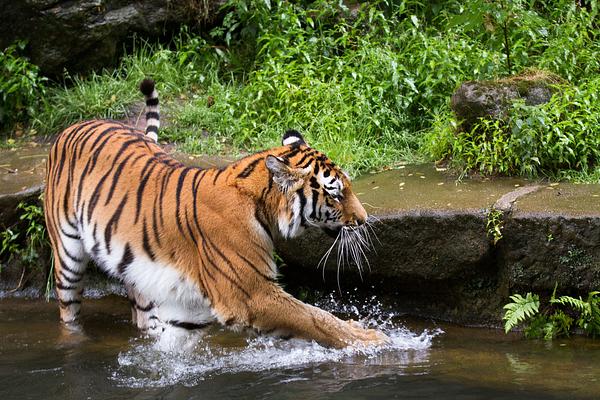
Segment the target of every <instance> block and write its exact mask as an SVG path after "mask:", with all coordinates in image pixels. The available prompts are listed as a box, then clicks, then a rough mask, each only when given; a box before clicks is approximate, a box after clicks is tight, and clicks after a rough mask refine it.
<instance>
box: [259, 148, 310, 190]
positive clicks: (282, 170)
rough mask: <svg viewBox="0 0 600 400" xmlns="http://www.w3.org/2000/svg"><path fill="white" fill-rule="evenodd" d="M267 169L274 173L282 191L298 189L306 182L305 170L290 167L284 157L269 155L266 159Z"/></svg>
mask: <svg viewBox="0 0 600 400" xmlns="http://www.w3.org/2000/svg"><path fill="white" fill-rule="evenodd" d="M265 164H266V166H267V169H268V170H269V171H271V173H272V174H273V182H275V183H276V184H277V185H278V186H279V188H280V189H281V191H282V192H284V193H287V192H289V191H290V190H298V189H299V188H300V187H302V185H303V184H304V177H305V176H306V173H305V171H304V170H301V169H296V168H292V167H290V166H289V165H288V164H287V163H286V161H285V160H284V159H283V158H279V157H275V156H272V155H270V154H269V155H268V156H267V158H266V159H265Z"/></svg>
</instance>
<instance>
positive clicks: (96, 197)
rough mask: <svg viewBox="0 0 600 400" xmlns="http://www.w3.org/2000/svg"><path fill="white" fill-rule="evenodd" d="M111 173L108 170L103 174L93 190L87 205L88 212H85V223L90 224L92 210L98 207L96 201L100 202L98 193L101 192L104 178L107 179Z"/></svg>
mask: <svg viewBox="0 0 600 400" xmlns="http://www.w3.org/2000/svg"><path fill="white" fill-rule="evenodd" d="M111 172H112V171H111V170H110V169H109V170H108V172H107V173H106V174H104V176H103V177H102V178H100V181H99V182H98V184H97V185H96V187H95V188H94V192H93V193H92V197H91V198H90V203H89V204H88V212H87V221H88V222H90V221H91V220H92V214H93V213H94V209H95V208H96V205H98V200H100V191H101V190H102V186H104V181H106V178H108V175H110V173H111Z"/></svg>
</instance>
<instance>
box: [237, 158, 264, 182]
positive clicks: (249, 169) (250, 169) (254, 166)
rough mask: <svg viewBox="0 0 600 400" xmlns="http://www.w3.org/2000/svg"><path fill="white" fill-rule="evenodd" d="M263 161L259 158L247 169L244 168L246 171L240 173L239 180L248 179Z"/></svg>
mask: <svg viewBox="0 0 600 400" xmlns="http://www.w3.org/2000/svg"><path fill="white" fill-rule="evenodd" d="M261 160H263V159H262V158H257V159H256V160H254V161H252V162H251V163H250V164H248V166H247V167H246V168H244V170H243V171H242V172H240V174H239V175H238V176H237V177H238V178H247V177H248V176H249V175H250V174H251V173H252V171H254V169H255V168H256V165H257V164H258V163H259V162H260V161H261Z"/></svg>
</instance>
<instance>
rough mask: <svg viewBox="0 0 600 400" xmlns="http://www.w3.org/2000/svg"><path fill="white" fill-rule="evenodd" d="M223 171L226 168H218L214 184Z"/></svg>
mask: <svg viewBox="0 0 600 400" xmlns="http://www.w3.org/2000/svg"><path fill="white" fill-rule="evenodd" d="M223 171H225V169H224V168H219V169H218V170H217V173H216V174H215V177H214V178H213V185H214V184H216V183H217V178H218V177H219V175H221V174H222V173H223Z"/></svg>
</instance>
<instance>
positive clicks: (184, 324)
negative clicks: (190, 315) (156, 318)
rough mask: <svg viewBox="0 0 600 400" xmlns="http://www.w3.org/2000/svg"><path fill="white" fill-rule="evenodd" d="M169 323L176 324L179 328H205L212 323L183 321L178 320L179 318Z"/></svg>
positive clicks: (168, 322)
mask: <svg viewBox="0 0 600 400" xmlns="http://www.w3.org/2000/svg"><path fill="white" fill-rule="evenodd" d="M167 324H169V325H173V326H176V327H177V328H183V329H187V330H194V329H203V328H206V327H207V326H209V325H210V323H202V324H197V323H194V322H182V321H177V320H171V321H167Z"/></svg>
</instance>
